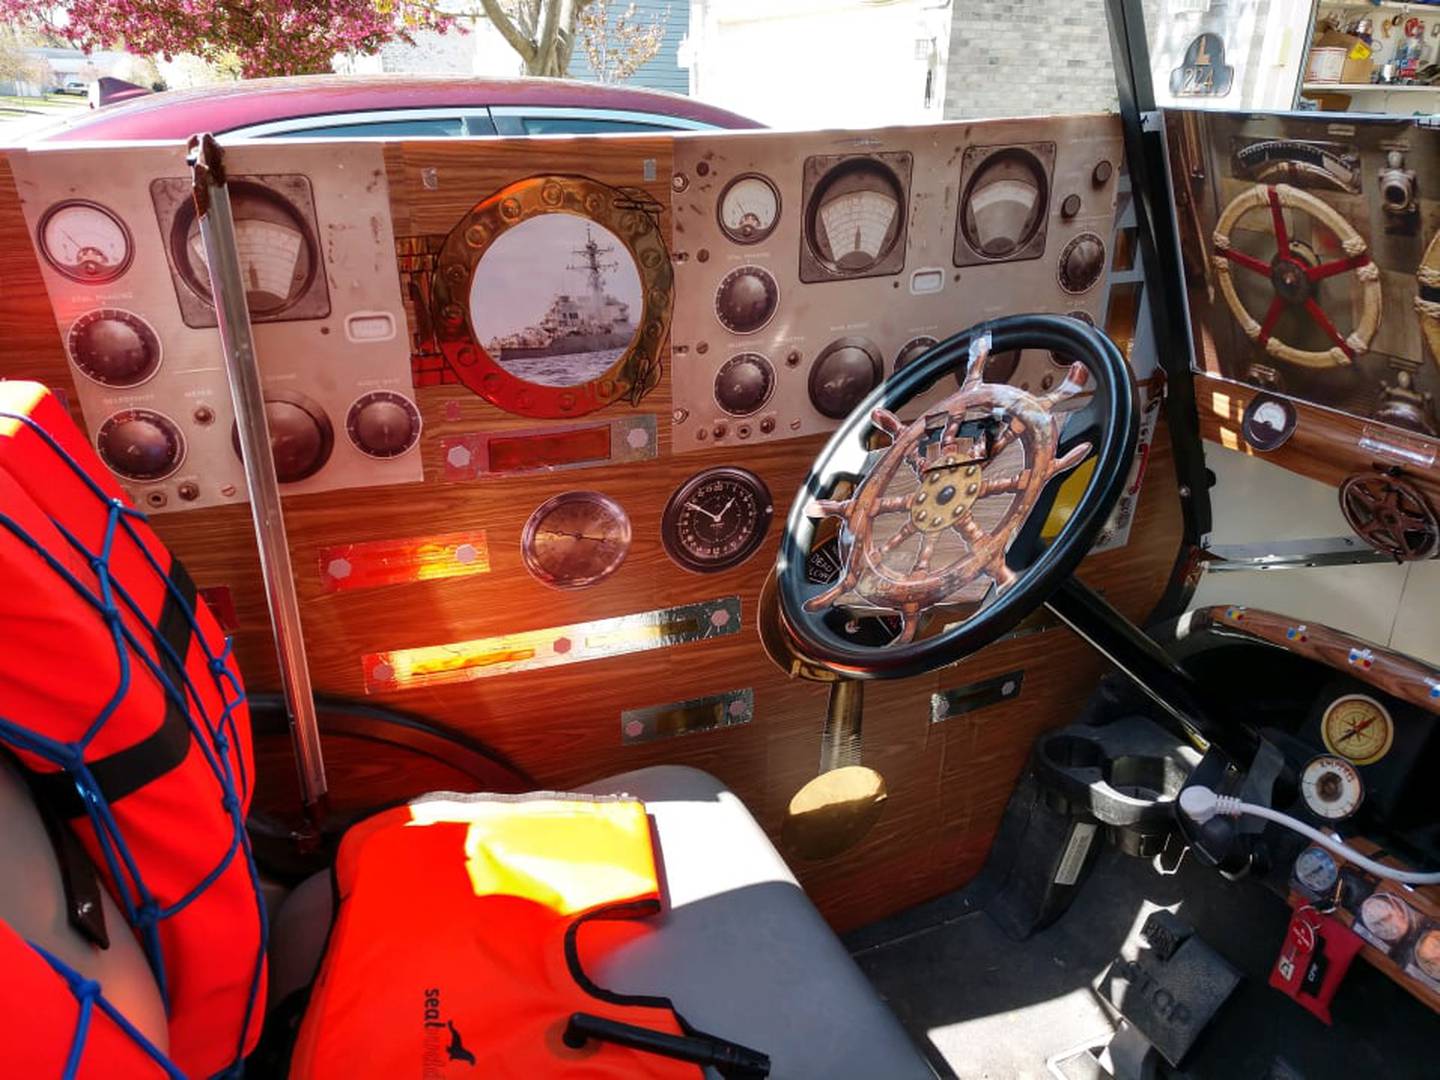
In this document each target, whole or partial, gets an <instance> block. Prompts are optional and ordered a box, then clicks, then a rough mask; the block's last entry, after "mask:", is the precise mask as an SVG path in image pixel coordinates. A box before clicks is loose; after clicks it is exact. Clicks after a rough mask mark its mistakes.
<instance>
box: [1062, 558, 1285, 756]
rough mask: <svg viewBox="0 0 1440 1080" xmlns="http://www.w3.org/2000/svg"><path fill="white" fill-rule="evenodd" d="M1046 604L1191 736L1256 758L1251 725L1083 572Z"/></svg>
mask: <svg viewBox="0 0 1440 1080" xmlns="http://www.w3.org/2000/svg"><path fill="white" fill-rule="evenodd" d="M1045 606H1046V607H1048V608H1049V609H1050V610H1051V611H1052V612H1054V613H1055V615H1056V617H1057V618H1059V619H1060V621H1061V622H1063V623H1064V624H1065V625H1066V626H1068V627H1070V629H1071V630H1073V631H1075V633H1077V634H1079V635H1080V636H1081V637H1082V638H1084V639H1085V640H1086V641H1087V642H1089V643H1090V645H1092V646H1093V647H1094V648H1095V650H1096V651H1097V652H1099V653H1100V654H1101V655H1102V656H1104V657H1105V659H1107V660H1109V661H1110V662H1111V663H1112V664H1114V665H1115V666H1116V667H1117V668H1119V669H1120V671H1121V673H1122V674H1124V675H1125V676H1127V677H1128V678H1129V679H1130V680H1131V681H1132V682H1133V683H1134V684H1135V685H1136V686H1137V687H1139V688H1140V690H1142V691H1143V692H1144V693H1145V695H1146V696H1147V697H1149V698H1150V699H1151V700H1152V701H1154V702H1155V704H1157V705H1159V706H1160V708H1161V709H1163V710H1164V711H1165V713H1166V715H1167V716H1169V718H1170V719H1171V720H1173V721H1174V722H1175V723H1177V724H1178V725H1179V726H1180V729H1181V732H1182V734H1184V735H1185V736H1186V737H1187V738H1189V739H1190V740H1191V741H1192V742H1195V743H1196V744H1197V745H1199V746H1200V747H1201V748H1202V749H1203V748H1205V747H1207V746H1209V745H1211V744H1214V745H1215V746H1218V747H1219V748H1220V749H1221V750H1223V751H1225V752H1226V753H1227V754H1229V755H1230V757H1231V758H1232V759H1233V760H1235V761H1239V762H1245V763H1248V762H1249V761H1250V760H1251V759H1253V758H1254V756H1255V752H1256V750H1257V749H1259V746H1260V741H1259V739H1258V738H1257V736H1256V734H1255V732H1254V731H1253V730H1252V729H1251V728H1250V726H1249V725H1248V724H1245V723H1244V722H1242V721H1240V720H1239V719H1238V718H1235V717H1232V716H1229V715H1228V709H1226V708H1225V707H1223V706H1222V705H1221V704H1220V703H1218V702H1216V701H1214V700H1213V699H1212V698H1211V697H1210V695H1208V694H1206V693H1205V691H1204V689H1203V688H1202V687H1201V686H1200V684H1199V683H1197V682H1196V681H1195V679H1194V678H1193V677H1192V676H1191V675H1190V673H1189V672H1187V671H1186V670H1185V669H1184V668H1182V667H1181V666H1180V665H1179V664H1178V663H1176V662H1175V660H1174V659H1173V658H1171V657H1170V655H1169V654H1167V653H1166V652H1165V650H1164V649H1162V648H1161V647H1160V646H1159V645H1157V644H1156V643H1155V642H1154V641H1152V640H1151V639H1150V638H1148V637H1146V636H1145V634H1144V633H1142V632H1141V631H1140V629H1139V628H1137V627H1136V626H1135V625H1134V624H1133V623H1131V622H1130V621H1129V620H1128V619H1126V618H1125V616H1123V615H1121V614H1120V612H1118V611H1116V610H1115V609H1114V608H1113V607H1111V606H1110V605H1109V604H1108V603H1106V602H1105V600H1104V599H1103V598H1102V597H1101V596H1099V595H1098V594H1097V593H1096V592H1094V591H1093V590H1092V589H1090V588H1089V587H1088V586H1086V585H1085V584H1084V583H1083V582H1082V581H1080V579H1079V578H1077V577H1073V576H1072V577H1069V578H1066V579H1065V580H1064V581H1063V582H1061V584H1060V587H1059V588H1058V589H1056V590H1055V592H1054V593H1053V594H1052V595H1051V597H1050V599H1049V600H1047V601H1046V602H1045Z"/></svg>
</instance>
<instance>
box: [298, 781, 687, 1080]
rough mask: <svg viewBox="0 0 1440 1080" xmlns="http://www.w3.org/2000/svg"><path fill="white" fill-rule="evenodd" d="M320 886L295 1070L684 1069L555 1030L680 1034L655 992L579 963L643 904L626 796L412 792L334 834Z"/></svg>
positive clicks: (599, 1074) (469, 1073)
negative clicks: (329, 865)
mask: <svg viewBox="0 0 1440 1080" xmlns="http://www.w3.org/2000/svg"><path fill="white" fill-rule="evenodd" d="M335 884H336V895H337V896H338V898H339V905H338V908H337V911H336V916H335V922H334V924H333V927H332V929H331V934H330V942H329V945H328V947H327V949H326V953H325V959H324V961H323V964H322V966H321V969H320V975H319V978H318V979H317V980H316V983H315V987H314V990H313V992H312V994H311V998H310V1004H309V1007H308V1008H307V1009H306V1012H305V1019H304V1021H303V1023H302V1025H301V1029H300V1037H299V1042H298V1043H297V1045H296V1048H295V1053H294V1056H293V1058H292V1059H291V1073H290V1075H291V1077H292V1078H294V1080H332V1078H333V1080H361V1078H365V1077H385V1078H387V1080H392V1078H393V1080H463V1078H469V1077H475V1078H479V1077H485V1078H486V1080H534V1078H536V1077H546V1078H554V1077H584V1078H585V1080H662V1078H670V1077H684V1078H686V1080H694V1078H695V1077H697V1076H699V1074H700V1070H699V1068H698V1067H697V1066H695V1065H691V1064H686V1063H684V1062H680V1061H676V1060H673V1059H670V1058H665V1057H658V1056H656V1055H653V1054H648V1053H643V1052H641V1051H638V1050H633V1049H630V1048H627V1047H624V1046H618V1045H613V1044H606V1043H601V1044H597V1043H590V1044H588V1045H586V1046H585V1047H583V1048H581V1049H571V1048H570V1047H568V1046H566V1045H565V1044H564V1043H563V1041H562V1035H563V1032H564V1030H565V1026H566V1021H567V1020H568V1018H569V1017H570V1015H571V1014H572V1013H575V1012H585V1013H590V1014H592V1015H596V1016H600V1017H604V1018H605V1019H608V1020H617V1021H621V1022H623V1023H628V1024H632V1025H635V1026H638V1027H645V1028H649V1029H650V1030H652V1031H662V1032H665V1033H667V1034H671V1035H678V1034H681V1032H682V1028H681V1025H680V1023H679V1021H678V1018H677V1017H676V1015H675V1012H674V1010H673V1009H671V1008H670V1006H669V1002H667V1001H665V1000H664V999H661V998H645V999H635V998H622V997H620V996H618V995H614V994H609V993H607V992H605V991H601V990H599V989H598V988H597V987H595V986H594V984H593V983H591V982H590V980H589V978H588V977H587V976H586V974H585V969H586V968H587V967H591V966H593V964H594V962H595V960H596V959H597V958H598V957H599V956H601V955H603V954H604V953H605V952H607V951H609V950H613V949H614V948H616V947H617V946H618V945H619V944H620V943H622V942H623V941H624V940H626V939H628V938H632V937H634V936H635V935H637V934H643V933H646V932H647V928H646V927H644V926H643V925H638V924H637V923H636V921H635V920H636V919H638V918H639V917H643V916H646V915H653V914H655V913H657V912H658V911H659V909H660V899H659V898H660V891H659V882H658V880H657V875H656V870H655V855H654V851H653V849H652V847H651V836H650V823H649V819H648V817H647V816H646V813H645V808H644V806H642V805H641V804H640V803H637V802H633V801H628V800H607V799H590V798H587V797H585V796H578V795H538V796H530V797H522V798H518V799H517V798H515V797H506V796H483V795H481V796H458V795H455V796H452V795H435V796H427V797H425V798H424V799H420V800H417V801H416V802H414V803H411V804H410V805H409V806H402V807H397V808H396V809H393V810H388V811H385V812H383V813H380V814H377V815H376V816H374V817H372V818H369V819H367V820H366V821H364V822H362V823H360V824H359V825H356V826H355V827H354V828H352V829H351V830H350V831H349V832H348V833H346V834H345V837H344V839H343V840H342V841H341V843H340V851H339V855H338V857H337V859H336V862H335ZM637 1002H640V1003H637Z"/></svg>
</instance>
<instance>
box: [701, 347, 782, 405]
mask: <svg viewBox="0 0 1440 1080" xmlns="http://www.w3.org/2000/svg"><path fill="white" fill-rule="evenodd" d="M774 389H775V368H774V367H772V366H771V364H770V361H769V360H767V359H765V357H763V356H761V355H760V354H759V353H753V352H748V353H741V354H740V355H738V356H732V357H731V358H730V359H729V360H726V361H725V363H724V364H722V365H721V366H720V370H719V371H718V372H716V373H715V401H716V402H717V403H718V404H719V405H720V408H722V409H724V410H725V411H726V412H727V413H729V414H730V415H731V416H749V415H750V414H751V413H753V412H756V411H758V410H759V409H761V408H762V407H763V406H764V404H765V402H767V401H769V400H770V392H771V391H772V390H774Z"/></svg>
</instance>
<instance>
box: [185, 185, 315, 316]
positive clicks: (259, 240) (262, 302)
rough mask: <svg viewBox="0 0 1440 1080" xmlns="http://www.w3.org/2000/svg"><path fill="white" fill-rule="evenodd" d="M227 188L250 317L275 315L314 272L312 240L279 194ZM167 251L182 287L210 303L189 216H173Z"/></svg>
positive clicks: (206, 271) (196, 223)
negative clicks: (177, 269) (229, 189)
mask: <svg viewBox="0 0 1440 1080" xmlns="http://www.w3.org/2000/svg"><path fill="white" fill-rule="evenodd" d="M230 188H231V205H232V209H233V211H234V215H235V246H236V248H237V249H238V250H239V255H240V274H241V277H242V278H243V279H244V281H245V299H246V301H247V302H248V303H249V306H250V313H251V314H252V315H277V314H279V313H281V312H283V311H285V310H287V309H288V308H290V307H291V306H292V305H294V304H295V302H296V301H298V300H299V299H300V298H301V297H302V296H304V295H306V293H307V292H308V291H309V289H310V285H311V283H312V282H313V281H314V279H315V275H316V273H317V272H318V271H319V257H318V251H317V245H316V241H315V238H314V236H312V235H311V230H310V226H309V224H308V223H307V222H306V220H305V218H304V217H303V216H302V214H301V212H300V210H299V209H298V208H297V207H296V206H295V205H294V204H293V203H291V202H290V201H289V200H288V199H286V198H285V197H284V196H283V195H281V194H280V193H278V192H276V191H273V190H272V189H270V188H268V187H266V186H265V185H263V184H258V183H255V182H254V181H249V180H233V181H231V184H230ZM171 245H172V248H173V255H174V257H175V264H176V266H177V267H178V268H179V271H180V276H181V277H182V278H183V279H184V281H185V283H186V284H187V285H189V286H190V288H191V289H193V290H194V291H195V293H196V294H197V295H198V296H200V297H201V298H203V299H204V300H205V301H206V302H212V301H211V296H210V268H209V266H208V265H207V263H206V261H205V245H204V243H203V242H202V240H201V239H200V220H199V218H198V217H196V215H195V214H194V212H193V210H192V211H191V212H189V213H183V212H182V213H180V214H177V215H176V218H175V228H174V231H173V232H172V234H171Z"/></svg>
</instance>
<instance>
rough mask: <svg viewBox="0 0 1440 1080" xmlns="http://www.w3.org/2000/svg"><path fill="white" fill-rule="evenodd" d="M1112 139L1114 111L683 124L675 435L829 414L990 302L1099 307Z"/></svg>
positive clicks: (827, 426)
mask: <svg viewBox="0 0 1440 1080" xmlns="http://www.w3.org/2000/svg"><path fill="white" fill-rule="evenodd" d="M1120 158H1121V143H1120V132H1119V126H1118V124H1116V123H1115V121H1114V118H1113V117H1068V118H1062V119H1057V118H1053V117H1050V118H1046V119H1044V120H1039V119H1036V120H1003V121H984V122H978V123H974V124H966V125H959V124H954V125H946V126H944V127H939V128H910V129H903V128H900V129H885V130H879V131H874V132H866V133H864V134H863V135H855V134H851V133H840V132H822V133H815V134H795V133H786V134H778V133H768V132H757V133H749V132H747V133H743V134H742V133H734V134H726V135H724V136H707V135H695V136H687V137H685V138H683V139H678V140H676V144H675V173H674V176H673V178H672V180H673V182H672V191H673V206H674V218H675V222H674V247H675V251H674V252H673V253H672V254H673V258H674V262H675V267H676V272H675V296H676V299H675V316H674V322H673V327H672V363H671V378H672V389H673V404H674V435H675V439H674V448H675V452H676V453H684V452H687V451H693V450H700V449H704V448H706V447H711V446H715V445H716V444H720V445H741V444H744V443H747V442H757V441H766V440H771V439H779V438H791V437H794V436H796V435H806V434H813V433H816V432H823V431H828V430H831V429H832V428H834V426H835V425H836V423H837V421H839V420H840V419H841V418H842V417H844V416H846V415H847V414H848V413H849V412H850V411H851V410H852V409H853V408H854V407H855V405H856V404H858V403H859V402H860V401H861V400H862V399H863V398H864V397H865V395H866V394H868V393H869V392H870V391H871V390H873V389H874V388H875V387H876V386H878V385H879V384H880V383H881V382H882V381H883V380H884V379H885V378H887V377H888V376H890V375H891V374H893V373H894V372H895V371H896V370H898V369H899V368H900V367H902V366H904V365H905V364H906V363H909V362H912V361H913V360H915V359H916V358H917V357H919V356H921V355H923V353H924V352H925V351H926V349H928V348H929V347H931V346H933V345H934V344H936V343H937V342H939V341H941V340H943V339H944V338H946V337H948V336H949V335H951V334H953V333H955V332H957V331H959V330H962V329H964V328H966V327H968V326H970V325H972V324H974V323H976V322H979V321H981V320H983V319H985V318H989V317H995V316H999V315H1004V314H1010V313H1014V312H1021V311H1051V312H1057V313H1061V314H1073V315H1077V316H1079V317H1082V318H1086V319H1089V320H1092V321H1095V322H1099V321H1100V320H1101V318H1102V314H1103V311H1102V306H1103V304H1104V301H1105V293H1106V289H1105V288H1104V281H1105V272H1106V270H1107V268H1108V263H1109V246H1110V236H1111V232H1112V227H1113V223H1114V219H1115V199H1116V179H1115V173H1116V168H1117V164H1118V162H1119V161H1120ZM938 392H939V391H936V392H935V393H938ZM924 404H925V401H924V400H922V402H921V405H920V407H923V406H924Z"/></svg>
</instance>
